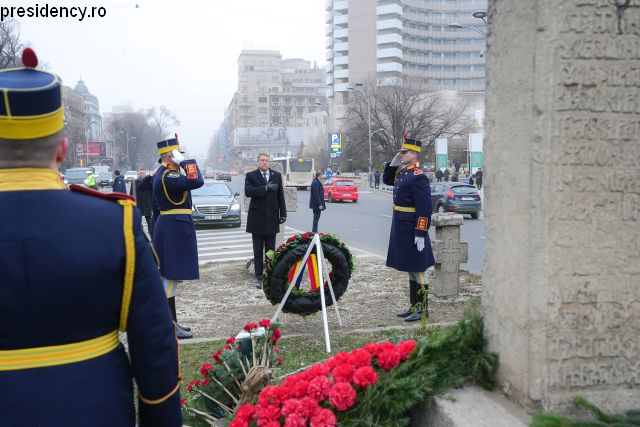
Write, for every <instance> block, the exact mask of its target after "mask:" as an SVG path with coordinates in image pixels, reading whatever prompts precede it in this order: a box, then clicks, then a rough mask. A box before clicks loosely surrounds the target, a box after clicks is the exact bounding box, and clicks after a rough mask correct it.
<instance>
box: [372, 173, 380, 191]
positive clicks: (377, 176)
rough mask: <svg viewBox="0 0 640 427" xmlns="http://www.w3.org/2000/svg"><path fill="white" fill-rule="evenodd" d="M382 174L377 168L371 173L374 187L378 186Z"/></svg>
mask: <svg viewBox="0 0 640 427" xmlns="http://www.w3.org/2000/svg"><path fill="white" fill-rule="evenodd" d="M381 177H382V174H381V173H380V171H379V170H376V173H374V174H373V180H374V181H375V185H376V188H380V178H381Z"/></svg>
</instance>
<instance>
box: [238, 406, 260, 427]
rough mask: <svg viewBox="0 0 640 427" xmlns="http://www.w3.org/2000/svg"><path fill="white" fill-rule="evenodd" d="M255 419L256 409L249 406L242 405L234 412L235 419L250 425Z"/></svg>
mask: <svg viewBox="0 0 640 427" xmlns="http://www.w3.org/2000/svg"><path fill="white" fill-rule="evenodd" d="M255 417H256V407H255V406H253V405H251V404H246V405H242V406H241V407H239V408H238V410H237V411H236V415H235V419H236V420H242V421H245V422H246V423H250V422H252V421H253V419H254V418H255Z"/></svg>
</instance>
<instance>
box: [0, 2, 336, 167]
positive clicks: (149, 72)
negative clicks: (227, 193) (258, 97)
mask: <svg viewBox="0 0 640 427" xmlns="http://www.w3.org/2000/svg"><path fill="white" fill-rule="evenodd" d="M5 4H6V3H4V4H3V5H5ZM11 4H12V5H15V6H25V7H28V6H36V5H38V7H42V6H44V5H45V4H48V5H49V6H67V7H71V6H89V7H91V6H102V7H104V8H105V9H106V16H105V17H104V18H100V17H94V18H85V19H84V20H83V21H82V22H79V20H78V18H71V17H69V18H35V17H34V18H28V17H23V18H18V20H19V21H20V23H21V37H22V40H23V41H26V42H28V43H29V44H30V45H31V46H33V48H34V49H35V50H36V53H37V55H38V57H39V59H40V61H41V62H46V63H48V64H49V66H50V71H52V72H54V73H56V74H58V75H59V76H60V77H61V78H62V80H63V82H64V84H66V85H68V86H71V87H74V86H75V84H76V82H77V81H78V79H79V78H80V77H81V76H82V79H83V80H84V82H85V83H86V85H87V87H88V88H89V90H90V91H91V92H92V93H93V94H94V95H97V96H98V98H99V99H100V110H101V112H102V113H105V112H110V111H111V108H112V107H113V106H114V105H120V104H123V103H124V104H130V105H131V106H132V107H133V108H134V109H136V110H137V109H139V108H148V107H151V106H160V105H166V106H167V107H168V108H169V109H170V110H172V111H173V112H175V113H176V115H177V116H178V119H179V120H180V127H179V128H178V129H176V131H177V132H178V133H179V135H180V139H181V141H182V142H183V144H185V145H186V146H187V147H189V150H190V152H191V153H192V154H197V155H204V154H205V153H206V148H207V146H208V143H209V140H210V138H211V136H212V135H213V132H214V131H215V130H217V129H218V127H219V125H220V122H221V121H222V119H223V117H224V110H225V108H226V107H227V106H228V104H229V101H230V100H231V97H232V96H233V93H234V92H235V90H236V87H237V79H238V77H237V60H238V55H239V54H240V51H241V50H242V49H278V50H280V51H281V53H282V54H283V56H284V57H285V58H304V59H308V60H313V61H318V64H323V63H324V61H325V52H326V51H325V46H324V43H325V38H324V27H325V24H324V4H325V2H324V0H262V1H258V0H233V1H230V0H139V1H128V0H103V1H102V2H99V1H98V2H96V1H85V0H63V1H58V0H48V1H47V0H32V1H24V0H19V1H14V2H11Z"/></svg>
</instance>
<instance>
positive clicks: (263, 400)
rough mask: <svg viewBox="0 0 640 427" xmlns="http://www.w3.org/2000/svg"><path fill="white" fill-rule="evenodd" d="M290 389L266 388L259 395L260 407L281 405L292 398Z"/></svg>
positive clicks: (279, 387)
mask: <svg viewBox="0 0 640 427" xmlns="http://www.w3.org/2000/svg"><path fill="white" fill-rule="evenodd" d="M290 394H291V393H290V389H289V388H288V387H284V386H266V387H265V388H264V389H263V390H262V391H261V392H260V394H259V395H258V406H260V407H267V406H269V405H280V404H281V403H282V402H283V401H285V400H287V399H288V398H289V397H290Z"/></svg>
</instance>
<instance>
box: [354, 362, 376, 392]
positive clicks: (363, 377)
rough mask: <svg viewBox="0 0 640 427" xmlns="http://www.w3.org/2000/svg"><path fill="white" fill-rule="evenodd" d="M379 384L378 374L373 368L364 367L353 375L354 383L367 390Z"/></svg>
mask: <svg viewBox="0 0 640 427" xmlns="http://www.w3.org/2000/svg"><path fill="white" fill-rule="evenodd" d="M376 382H378V374H377V373H376V371H375V370H374V369H373V368H372V367H371V366H363V367H361V368H358V369H356V371H355V372H354V373H353V383H354V384H355V385H357V386H359V387H362V388H365V387H369V386H370V385H372V384H375V383H376Z"/></svg>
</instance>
